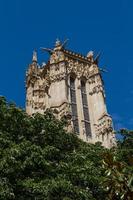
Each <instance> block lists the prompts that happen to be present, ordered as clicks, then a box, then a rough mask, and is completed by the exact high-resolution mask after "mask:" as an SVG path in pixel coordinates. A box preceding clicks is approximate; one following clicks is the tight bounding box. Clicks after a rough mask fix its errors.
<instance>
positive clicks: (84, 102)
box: [81, 81, 91, 137]
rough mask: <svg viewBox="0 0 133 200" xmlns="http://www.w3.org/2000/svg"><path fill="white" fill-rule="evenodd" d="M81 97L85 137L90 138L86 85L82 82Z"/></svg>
mask: <svg viewBox="0 0 133 200" xmlns="http://www.w3.org/2000/svg"><path fill="white" fill-rule="evenodd" d="M81 96H82V106H83V114H84V126H85V132H86V135H87V136H89V137H91V127H90V117H89V108H88V102H87V94H86V84H85V82H84V81H81Z"/></svg>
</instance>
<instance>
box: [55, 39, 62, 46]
mask: <svg viewBox="0 0 133 200" xmlns="http://www.w3.org/2000/svg"><path fill="white" fill-rule="evenodd" d="M58 46H61V42H60V40H59V39H58V38H57V39H56V42H55V47H58Z"/></svg>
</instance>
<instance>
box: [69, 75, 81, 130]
mask: <svg viewBox="0 0 133 200" xmlns="http://www.w3.org/2000/svg"><path fill="white" fill-rule="evenodd" d="M70 98H71V110H72V122H73V127H74V131H75V132H76V133H78V134H79V123H78V113H77V103H76V91H75V79H74V78H72V77H70Z"/></svg>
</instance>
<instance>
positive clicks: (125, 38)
mask: <svg viewBox="0 0 133 200" xmlns="http://www.w3.org/2000/svg"><path fill="white" fill-rule="evenodd" d="M56 38H59V39H60V40H61V41H64V40H65V39H66V38H69V42H68V46H67V47H68V48H69V49H71V50H73V51H75V52H79V53H82V54H85V55H86V54H87V52H88V51H90V50H93V51H94V53H95V54H96V53H97V52H99V51H101V52H102V55H101V60H100V63H99V65H100V67H101V68H106V69H107V70H108V73H104V74H103V77H104V81H105V88H106V101H107V107H108V112H109V113H110V114H111V115H112V116H113V119H114V125H115V128H116V129H118V128H122V127H125V128H129V129H133V1H132V0H101V1H100V0H0V95H3V96H5V97H6V98H7V100H8V101H14V102H16V104H17V106H20V107H23V108H24V107H25V72H26V69H27V67H28V64H29V63H30V62H31V59H32V51H33V50H34V49H37V51H38V58H39V63H42V62H43V61H46V59H47V55H46V54H42V53H41V51H40V50H39V48H40V47H42V46H43V47H53V45H54V42H55V40H56Z"/></svg>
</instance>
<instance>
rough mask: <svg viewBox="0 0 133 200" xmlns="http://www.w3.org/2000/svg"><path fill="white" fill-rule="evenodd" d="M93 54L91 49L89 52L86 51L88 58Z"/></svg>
mask: <svg viewBox="0 0 133 200" xmlns="http://www.w3.org/2000/svg"><path fill="white" fill-rule="evenodd" d="M93 55H94V53H93V51H89V52H88V53H87V58H88V59H91V58H93Z"/></svg>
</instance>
